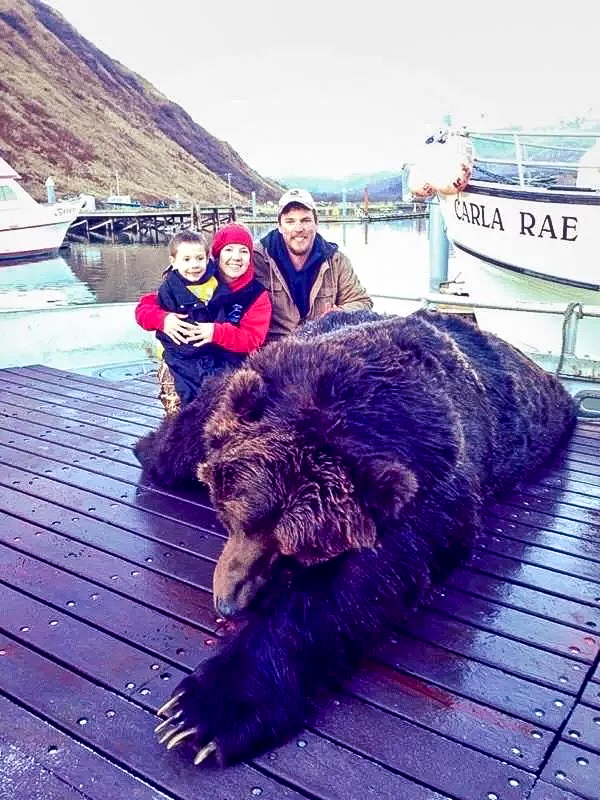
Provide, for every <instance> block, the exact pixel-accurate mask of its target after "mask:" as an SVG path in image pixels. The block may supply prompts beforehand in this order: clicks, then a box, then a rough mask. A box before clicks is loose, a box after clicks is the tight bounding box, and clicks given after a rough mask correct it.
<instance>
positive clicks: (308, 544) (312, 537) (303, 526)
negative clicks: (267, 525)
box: [275, 503, 377, 567]
mask: <svg viewBox="0 0 600 800" xmlns="http://www.w3.org/2000/svg"><path fill="white" fill-rule="evenodd" d="M341 512H342V513H340V514H339V515H338V516H336V519H335V522H334V523H332V524H330V525H328V526H327V528H326V530H324V529H320V528H318V527H317V526H315V525H314V524H311V521H313V516H312V513H311V509H309V508H308V507H307V508H305V509H303V508H302V503H300V504H298V505H296V506H295V507H294V508H293V510H292V512H291V513H287V514H283V516H282V517H281V519H280V520H279V522H278V524H277V526H276V528H275V538H276V539H277V542H278V545H279V552H280V553H281V554H282V555H284V556H293V557H294V558H295V559H297V560H298V561H299V562H300V563H301V564H303V565H304V566H305V567H310V566H313V565H314V564H320V563H322V562H323V561H329V559H331V558H335V557H336V556H339V555H341V554H342V553H345V552H347V551H348V550H362V549H364V548H372V547H375V545H376V544H377V529H376V527H375V523H374V522H373V520H372V519H371V518H370V517H368V516H366V515H365V514H364V513H363V512H361V511H360V509H359V508H358V506H354V507H353V508H348V509H345V512H346V513H344V510H341ZM348 512H349V513H348Z"/></svg>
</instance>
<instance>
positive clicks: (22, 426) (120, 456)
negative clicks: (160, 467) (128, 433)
mask: <svg viewBox="0 0 600 800" xmlns="http://www.w3.org/2000/svg"><path fill="white" fill-rule="evenodd" d="M0 429H1V431H2V433H1V436H2V443H3V444H18V445H20V447H21V448H22V449H27V447H26V444H27V440H28V439H31V438H33V439H39V440H41V441H43V442H50V443H52V444H57V445H61V446H62V447H66V448H69V449H70V450H78V451H79V452H80V453H86V454H89V455H91V456H94V457H95V456H103V457H104V458H106V459H107V460H110V461H117V462H121V463H123V464H129V465H131V466H133V467H136V469H137V468H138V467H139V463H138V460H137V458H136V457H135V455H134V454H133V452H132V449H131V448H132V446H133V444H135V441H136V439H135V437H127V438H126V439H125V438H124V439H122V440H121V441H125V442H126V443H127V444H126V446H124V447H115V446H114V445H113V442H114V438H115V437H114V434H113V435H112V436H111V435H107V436H106V438H105V439H104V441H102V440H100V441H99V440H98V439H96V438H91V437H89V436H82V435H81V434H75V433H71V432H69V431H65V430H61V429H60V428H59V429H56V428H53V427H50V428H49V427H48V426H47V425H40V424H39V423H38V422H35V421H33V420H31V419H26V420H23V419H21V420H16V419H15V418H14V417H8V416H4V415H2V414H1V413H0ZM109 443H110V444H109Z"/></svg>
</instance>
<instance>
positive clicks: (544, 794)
mask: <svg viewBox="0 0 600 800" xmlns="http://www.w3.org/2000/svg"><path fill="white" fill-rule="evenodd" d="M529 800H581V795H575V794H572V793H571V792H567V791H566V790H565V789H561V788H559V787H558V786H552V785H551V784H549V783H546V781H537V782H536V784H535V786H534V787H533V791H532V792H531V794H530V795H529Z"/></svg>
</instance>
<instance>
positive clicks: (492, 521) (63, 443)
mask: <svg viewBox="0 0 600 800" xmlns="http://www.w3.org/2000/svg"><path fill="white" fill-rule="evenodd" d="M154 395H155V386H154V384H153V382H152V381H151V380H142V379H139V380H133V381H132V380H130V381H126V382H121V383H110V382H107V381H103V380H100V379H95V378H89V377H85V376H81V375H77V374H74V373H68V372H62V371H59V370H54V369H49V368H44V367H40V366H34V367H22V368H13V369H4V370H0V462H1V463H0V498H1V499H0V520H1V522H2V524H1V526H0V608H1V609H2V611H1V616H0V797H2V798H7V800H8V798H10V800H34V799H35V800H37V798H44V799H45V800H82V799H83V798H85V799H86V800H116V798H119V800H120V799H121V798H127V800H130V799H131V800H192V798H193V800H198V798H206V799H207V800H209V799H210V800H253V798H259V797H260V798H262V800H279V798H286V799H287V800H300V799H301V798H304V800H318V799H320V800H368V799H369V798H373V800H444V799H445V800H521V799H523V800H524V799H525V798H530V800H577V799H578V798H587V800H598V797H599V796H600V666H599V650H600V424H598V423H596V422H587V421H586V422H584V421H581V422H580V424H579V425H578V428H577V431H576V433H575V435H574V437H573V439H572V440H571V442H570V443H569V446H568V449H567V451H566V452H565V453H563V454H561V455H560V456H559V457H558V458H557V459H556V461H555V463H554V464H553V465H552V468H551V469H549V470H548V471H547V472H546V473H545V474H543V475H541V476H540V477H539V478H538V479H537V480H536V481H535V482H531V483H527V484H524V485H522V486H520V487H518V488H517V490H516V491H514V492H513V493H512V494H511V495H510V496H508V497H506V498H504V499H503V500H502V502H494V503H492V504H491V505H490V507H489V512H488V516H487V524H486V530H485V533H484V535H483V537H482V539H481V541H480V543H479V545H478V548H477V551H476V553H475V555H474V556H473V559H472V561H471V562H470V564H469V566H468V567H466V568H464V569H461V570H459V571H458V572H457V573H456V574H455V575H454V576H453V578H452V579H451V581H450V583H449V584H448V586H447V587H445V588H444V589H443V590H442V591H440V592H439V593H438V594H437V595H436V596H435V598H434V599H433V601H432V602H431V603H430V604H429V606H428V607H427V608H425V609H423V610H421V611H419V612H418V613H416V614H415V615H414V616H412V618H411V619H410V622H409V623H408V624H407V625H406V626H404V627H402V628H399V629H398V630H397V631H396V633H395V635H394V636H393V637H392V638H391V639H389V640H388V641H385V642H384V643H383V644H382V645H381V647H380V648H379V649H378V651H377V652H376V653H375V654H374V656H373V658H372V659H371V660H370V661H369V662H368V663H367V664H365V666H364V668H363V669H362V670H361V671H360V672H359V673H358V674H357V675H356V677H355V678H354V679H353V680H352V681H351V682H350V683H349V684H348V685H347V686H346V687H345V690H344V692H343V693H341V694H339V695H338V696H336V697H333V698H332V699H331V701H330V703H329V705H328V707H327V708H325V709H324V710H323V713H322V714H321V715H320V717H319V718H318V719H317V721H316V722H315V724H314V725H313V726H312V727H311V728H310V729H309V730H306V731H303V732H302V733H300V734H299V735H297V736H296V737H294V739H293V740H292V741H290V742H289V743H288V744H286V745H284V746H282V747H280V748H279V749H277V750H275V751H273V752H270V753H266V754H265V755H264V756H261V757H260V758H257V759H255V760H254V761H253V762H251V763H248V764H242V765H239V766H237V767H234V768H230V769H227V770H224V771H218V770H216V769H215V768H195V767H193V765H192V763H191V761H190V760H189V757H187V756H185V754H183V753H179V752H178V751H171V752H167V751H166V750H165V748H164V747H163V746H161V745H159V744H158V743H157V742H156V740H155V737H154V735H153V728H154V726H155V724H156V719H155V717H154V716H153V715H154V712H155V711H156V709H157V708H158V707H159V706H160V704H162V703H163V702H164V701H165V700H166V699H167V698H168V696H169V695H170V693H171V691H172V688H173V687H174V685H175V684H176V683H177V682H178V681H179V680H180V678H181V677H182V676H183V675H184V674H186V672H188V671H190V670H191V669H192V668H193V667H194V665H195V664H196V663H197V662H198V661H200V660H201V659H202V658H203V657H205V655H206V654H207V653H209V652H210V650H211V648H212V647H214V644H215V636H216V630H215V614H214V612H213V610H212V605H211V596H210V588H211V574H212V570H213V567H214V563H215V560H216V559H217V557H218V555H219V552H220V550H221V547H222V545H223V541H224V534H223V531H222V529H221V528H220V527H219V525H218V523H217V521H216V518H215V516H214V513H213V512H212V510H211V508H210V506H209V503H208V500H207V498H206V496H205V495H204V494H203V493H202V492H201V491H200V490H199V491H198V493H196V494H194V495H191V494H169V493H166V492H160V491H155V490H149V489H145V488H141V487H138V485H137V481H138V477H139V470H138V466H137V464H136V461H135V458H134V457H133V455H132V453H131V446H132V444H133V443H134V442H135V441H136V439H137V438H138V437H139V436H140V435H141V434H143V433H144V432H145V431H147V430H148V429H150V428H152V427H154V426H155V425H156V423H157V422H158V420H159V418H160V416H161V410H160V407H159V405H158V403H157V402H156V401H155V399H154Z"/></svg>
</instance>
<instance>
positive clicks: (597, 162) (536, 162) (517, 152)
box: [466, 130, 600, 186]
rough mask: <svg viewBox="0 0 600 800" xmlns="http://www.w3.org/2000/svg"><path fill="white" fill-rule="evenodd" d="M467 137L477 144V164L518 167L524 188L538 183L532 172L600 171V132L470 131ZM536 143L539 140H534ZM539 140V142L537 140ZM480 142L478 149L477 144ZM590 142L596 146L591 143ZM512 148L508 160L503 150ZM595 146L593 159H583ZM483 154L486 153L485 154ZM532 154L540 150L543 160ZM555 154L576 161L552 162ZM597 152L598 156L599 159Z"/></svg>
mask: <svg viewBox="0 0 600 800" xmlns="http://www.w3.org/2000/svg"><path fill="white" fill-rule="evenodd" d="M466 133H467V135H468V136H469V137H470V138H471V139H472V140H473V142H474V145H475V148H474V150H475V153H474V155H475V163H476V164H487V165H498V166H503V167H507V166H508V167H514V168H515V169H516V172H517V176H518V181H519V185H520V186H526V185H527V184H532V183H534V181H533V180H531V179H529V178H528V170H533V169H536V168H537V169H543V170H554V171H559V170H562V171H573V172H577V171H578V170H580V169H584V170H586V171H587V170H600V148H598V147H597V145H598V142H599V141H600V133H599V132H596V131H584V132H581V131H578V132H575V131H570V130H563V131H543V132H535V133H533V132H529V131H527V132H526V131H486V132H483V131H475V130H469V131H466ZM531 140H536V141H531ZM537 140H539V141H537ZM478 142H479V143H480V146H479V147H478V145H477V143H478ZM579 142H581V143H582V144H583V143H585V145H584V146H578V143H579ZM590 142H591V143H592V144H590ZM503 147H504V149H506V148H507V147H508V148H511V149H512V157H506V154H502V149H503ZM592 147H595V150H594V153H593V155H592V158H591V160H590V159H589V156H588V157H586V158H585V159H584V161H585V163H582V162H581V159H582V158H584V156H586V154H589V153H590V150H591V149H592ZM486 148H488V149H490V148H491V149H492V150H493V149H494V148H496V150H498V151H499V152H497V153H494V152H492V153H485V149H486ZM482 151H483V152H482ZM531 151H538V152H539V154H540V156H542V154H543V156H544V157H543V158H539V159H538V158H534V157H532V155H531ZM551 152H556V153H559V154H563V155H564V154H565V153H568V154H570V155H571V156H572V158H570V159H568V160H565V159H564V158H560V159H558V158H557V159H549V158H548V156H549V154H550V153H551ZM596 152H597V156H596Z"/></svg>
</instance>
